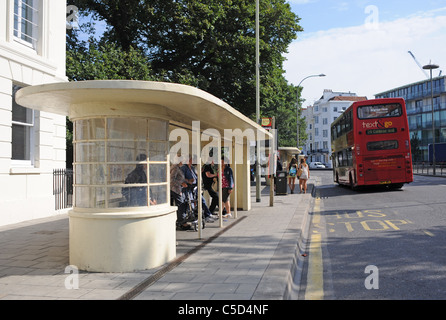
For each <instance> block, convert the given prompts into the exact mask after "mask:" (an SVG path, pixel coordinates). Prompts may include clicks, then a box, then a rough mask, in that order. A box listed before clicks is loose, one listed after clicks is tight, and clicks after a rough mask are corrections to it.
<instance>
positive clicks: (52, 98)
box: [16, 80, 271, 272]
mask: <svg viewBox="0 0 446 320" xmlns="http://www.w3.org/2000/svg"><path fill="white" fill-rule="evenodd" d="M16 99H17V102H18V103H19V104H20V105H23V106H25V107H28V108H32V109H36V110H41V111H45V112H52V113H56V114H61V115H65V116H68V117H69V118H70V119H71V120H72V121H73V127H74V137H73V149H74V163H73V168H74V201H73V209H72V210H71V211H70V212H69V223H70V227H69V232H70V235H69V247H70V264H72V265H75V266H77V267H78V268H79V269H80V270H86V271H96V272H131V271H136V270H144V269H150V268H154V267H158V266H160V265H163V264H164V263H166V262H168V261H171V260H172V259H174V258H175V256H176V224H175V222H176V217H177V216H176V209H177V208H176V207H175V206H172V205H171V203H170V168H171V166H172V165H175V164H177V163H178V162H180V161H182V162H183V163H184V162H186V161H187V160H188V159H190V158H192V160H193V163H194V164H196V169H197V172H198V173H200V172H201V166H202V164H203V163H204V162H206V161H211V159H210V158H209V155H210V152H209V151H210V150H211V149H212V150H216V151H217V152H216V155H215V153H214V155H213V160H214V162H215V163H218V165H219V167H220V172H221V163H220V161H219V159H220V157H221V155H222V154H224V155H225V156H227V157H228V158H229V161H230V163H231V167H232V169H233V172H234V181H235V189H234V192H233V195H231V198H232V206H233V208H234V213H235V217H236V212H237V209H238V208H239V209H242V210H250V208H251V199H250V195H251V192H250V161H249V159H250V157H249V145H250V142H251V141H252V140H255V141H257V143H259V141H260V140H266V139H270V138H271V134H269V133H268V132H267V131H265V130H264V129H263V128H262V127H261V126H259V125H258V124H256V123H255V122H254V121H252V120H250V119H249V118H247V117H246V116H244V115H243V114H241V113H240V112H238V111H237V110H235V109H233V108H232V107H230V106H229V105H228V104H226V103H225V102H223V101H222V100H220V99H218V98H216V97H215V96H213V95H211V94H209V93H206V92H204V91H202V90H199V89H197V88H194V87H190V86H186V85H180V84H174V83H163V82H150V81H132V80H95V81H80V82H68V83H67V82H64V83H53V84H45V85H38V86H30V87H26V88H23V89H21V90H20V91H19V92H18V93H17V96H16ZM220 181H221V179H220ZM219 189H220V190H221V182H220V186H219ZM198 194H201V174H198ZM220 197H221V192H220ZM220 203H221V201H220ZM198 205H199V212H201V201H198ZM219 208H220V226H223V221H222V219H221V216H222V215H221V206H219ZM199 216H200V217H199V218H200V219H201V215H199ZM199 226H200V227H201V223H199ZM201 233H202V230H201V228H199V230H198V237H201Z"/></svg>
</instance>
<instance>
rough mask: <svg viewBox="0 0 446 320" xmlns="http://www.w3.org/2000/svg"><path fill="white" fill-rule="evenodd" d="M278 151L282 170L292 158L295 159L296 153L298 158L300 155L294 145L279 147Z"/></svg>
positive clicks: (299, 151)
mask: <svg viewBox="0 0 446 320" xmlns="http://www.w3.org/2000/svg"><path fill="white" fill-rule="evenodd" d="M278 152H279V158H280V161H281V163H282V166H283V170H286V169H285V168H286V167H288V165H289V164H290V162H291V159H292V158H296V159H297V157H298V155H299V159H300V157H301V156H300V153H301V150H300V149H298V148H294V147H279V149H278Z"/></svg>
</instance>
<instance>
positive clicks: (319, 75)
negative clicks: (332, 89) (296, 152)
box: [296, 73, 326, 149]
mask: <svg viewBox="0 0 446 320" xmlns="http://www.w3.org/2000/svg"><path fill="white" fill-rule="evenodd" d="M325 76H326V75H325V74H323V73H321V74H313V75H311V76H308V77H305V78H303V79H302V81H301V82H299V84H298V85H297V110H296V128H297V132H296V144H297V148H298V149H299V108H300V104H299V87H300V85H301V84H302V82H304V81H305V80H306V79H308V78H314V77H325Z"/></svg>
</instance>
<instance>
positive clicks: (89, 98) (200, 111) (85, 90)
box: [16, 80, 270, 137]
mask: <svg viewBox="0 0 446 320" xmlns="http://www.w3.org/2000/svg"><path fill="white" fill-rule="evenodd" d="M16 100H17V102H18V103H19V104H20V105H23V106H25V107H28V108H32V109H36V110H41V111H46V112H52V113H55V114H60V115H65V116H70V117H78V116H80V115H79V114H73V110H72V108H71V106H74V105H82V104H88V105H90V106H92V105H95V104H97V105H98V107H99V108H103V111H104V113H106V114H108V115H110V114H113V110H114V108H115V107H116V106H117V105H120V104H122V105H131V106H132V108H133V107H134V106H136V108H135V109H133V110H132V111H134V110H136V109H138V110H139V111H138V112H139V113H140V114H141V113H145V112H147V113H148V115H149V116H153V115H156V116H158V117H162V118H164V119H166V120H171V121H176V122H179V123H184V124H187V125H190V124H191V121H200V127H201V128H202V129H206V128H214V129H217V130H224V129H235V128H238V129H241V130H242V131H244V130H245V129H253V130H260V131H261V132H263V133H264V134H265V137H269V136H270V133H268V132H267V131H266V130H264V129H263V128H262V127H261V126H260V125H258V124H257V123H256V122H254V121H252V120H251V119H249V118H248V117H246V116H245V115H243V114H242V113H241V112H239V111H237V110H235V109H234V108H232V107H231V106H230V105H229V104H227V103H225V102H224V101H222V100H221V99H219V98H217V97H215V96H213V95H211V94H209V93H207V92H205V91H203V90H200V89H197V88H195V87H191V86H187V85H182V84H176V83H165V82H153V81H136V80H91V81H77V82H62V83H52V84H44V85H37V86H30V87H25V88H22V89H21V90H19V91H18V92H17V95H16ZM104 102H105V104H104ZM129 108H130V107H129ZM130 113H131V112H130Z"/></svg>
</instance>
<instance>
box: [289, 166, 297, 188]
mask: <svg viewBox="0 0 446 320" xmlns="http://www.w3.org/2000/svg"><path fill="white" fill-rule="evenodd" d="M296 175H297V160H296V158H292V159H291V161H290V164H289V165H288V187H290V192H291V193H294V187H295V183H296Z"/></svg>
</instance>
